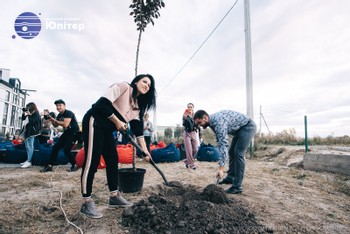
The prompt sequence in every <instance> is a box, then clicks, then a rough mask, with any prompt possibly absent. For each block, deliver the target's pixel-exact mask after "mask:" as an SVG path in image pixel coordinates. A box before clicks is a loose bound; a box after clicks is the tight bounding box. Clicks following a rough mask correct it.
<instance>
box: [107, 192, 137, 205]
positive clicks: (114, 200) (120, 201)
mask: <svg viewBox="0 0 350 234" xmlns="http://www.w3.org/2000/svg"><path fill="white" fill-rule="evenodd" d="M108 205H109V207H112V208H118V207H129V206H132V205H133V204H132V203H131V202H128V201H127V200H125V199H124V198H123V197H122V195H120V194H118V195H117V196H114V197H109V201H108Z"/></svg>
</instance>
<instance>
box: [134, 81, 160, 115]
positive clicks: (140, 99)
mask: <svg viewBox="0 0 350 234" xmlns="http://www.w3.org/2000/svg"><path fill="white" fill-rule="evenodd" d="M144 77H148V78H149V79H150V80H151V86H150V88H149V90H148V92H147V93H145V94H141V95H139V96H137V87H136V83H137V82H138V81H139V80H141V79H142V78H144ZM131 87H132V88H133V91H132V97H133V98H134V99H135V100H136V99H137V103H138V105H139V108H140V115H139V118H140V120H142V119H143V115H144V114H145V112H146V111H148V110H152V109H153V110H155V109H156V96H157V92H156V87H155V82H154V79H153V76H151V75H150V74H140V75H138V76H136V77H135V78H134V79H133V80H132V81H131Z"/></svg>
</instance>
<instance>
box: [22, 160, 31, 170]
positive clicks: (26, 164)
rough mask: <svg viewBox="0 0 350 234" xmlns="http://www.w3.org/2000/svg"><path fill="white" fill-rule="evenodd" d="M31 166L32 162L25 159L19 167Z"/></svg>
mask: <svg viewBox="0 0 350 234" xmlns="http://www.w3.org/2000/svg"><path fill="white" fill-rule="evenodd" d="M31 166H32V163H31V162H28V161H25V162H24V163H23V165H22V166H21V168H27V167H31Z"/></svg>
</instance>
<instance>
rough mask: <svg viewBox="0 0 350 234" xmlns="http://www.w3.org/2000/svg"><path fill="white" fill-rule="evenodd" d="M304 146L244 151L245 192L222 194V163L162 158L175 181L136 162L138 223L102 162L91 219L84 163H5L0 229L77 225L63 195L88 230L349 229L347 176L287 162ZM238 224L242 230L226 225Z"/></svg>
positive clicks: (54, 229)
mask: <svg viewBox="0 0 350 234" xmlns="http://www.w3.org/2000/svg"><path fill="white" fill-rule="evenodd" d="M280 148H283V150H279V149H280ZM310 149H311V150H312V152H313V153H317V152H321V153H322V152H324V153H328V152H330V150H329V149H327V148H321V149H320V148H314V147H310ZM337 151H339V150H337ZM345 153H347V154H349V152H345ZM345 153H344V154H345ZM303 154H304V152H303V147H289V146H283V147H281V146H277V147H266V148H265V149H264V150H259V151H256V152H255V155H254V158H253V159H247V164H246V174H245V177H244V181H243V193H242V194H240V195H231V194H223V193H222V189H226V188H228V186H227V185H220V186H219V187H216V186H215V187H213V188H215V189H210V188H211V187H210V185H212V184H213V183H215V182H216V178H215V172H216V170H217V166H218V165H217V163H211V162H197V170H195V171H194V170H189V169H186V168H185V166H184V163H183V162H177V163H162V164H158V166H159V168H160V169H161V170H162V171H163V172H164V174H165V175H166V177H167V179H168V181H180V182H181V183H180V184H181V185H182V186H180V187H178V188H176V187H168V186H165V185H164V184H163V180H162V178H161V176H160V175H159V173H158V172H157V171H155V170H154V168H153V167H152V166H151V165H150V164H148V163H145V162H143V161H138V162H137V167H139V168H145V169H146V174H145V179H144V184H143V189H142V190H141V191H140V192H137V193H124V194H123V196H124V197H125V198H126V199H128V200H129V201H132V202H133V203H134V204H135V206H134V208H135V209H134V208H132V210H131V211H132V212H134V214H137V215H139V217H140V218H143V219H144V221H143V222H140V223H139V224H135V223H134V222H138V221H137V220H136V221H133V220H131V221H130V220H129V221H127V219H125V218H124V215H125V214H124V215H123V212H124V210H123V209H109V208H108V206H107V202H108V188H107V186H106V182H107V181H106V172H105V170H98V172H97V173H96V176H95V181H94V185H93V198H94V200H95V203H96V205H97V207H98V209H99V210H100V211H101V213H103V215H104V217H103V218H102V219H99V220H93V219H89V218H86V217H84V216H81V215H80V214H79V209H80V205H81V203H82V198H81V194H80V172H81V171H77V172H73V173H68V172H66V169H67V168H68V167H69V165H67V166H60V167H54V172H52V173H40V172H39V170H40V169H41V167H31V168H28V169H21V168H20V167H19V165H18V166H17V167H11V168H1V167H0V184H1V186H0V233H68V234H73V233H79V231H77V229H76V228H75V227H73V226H72V225H69V224H68V223H67V221H66V219H65V215H64V213H63V211H62V209H61V207H60V202H61V203H62V208H63V209H64V211H65V214H66V216H67V218H68V219H69V220H70V221H71V222H73V223H74V224H75V225H77V226H78V227H79V228H81V230H82V231H83V232H84V233H87V234H88V233H89V234H100V233H101V234H105V233H107V234H108V233H113V234H114V233H117V234H128V233H140V232H142V230H140V231H138V229H137V225H139V226H140V227H142V225H146V228H145V229H144V230H147V231H148V232H149V233H161V232H163V233H196V231H198V233H210V230H213V231H212V233H215V232H216V233H230V234H231V233H237V232H240V231H242V232H244V230H249V231H250V232H253V233H254V232H266V231H267V232H268V231H271V230H272V231H273V232H274V233H340V234H343V233H350V217H349V213H350V177H349V176H343V175H338V174H332V173H326V172H314V171H307V170H304V169H303V168H302V167H295V166H288V165H289V164H290V163H289V162H292V161H294V160H297V159H299V158H301V157H302V156H303ZM121 166H122V167H124V168H127V167H130V165H121ZM58 191H60V192H62V198H60V193H59V192H58ZM226 199H228V200H226ZM152 202H153V203H152ZM163 203H164V204H163ZM145 204H147V206H146V205H145ZM137 209H140V210H143V211H138V210H137ZM146 211H147V212H149V214H153V216H152V219H151V218H149V217H148V216H147V217H146V213H145V212H146ZM192 211H193V212H192ZM125 212H127V211H126V210H125ZM128 212H129V211H128ZM225 214H226V216H225ZM126 216H127V215H126ZM126 218H127V217H126ZM152 220H153V221H152ZM124 222H125V223H124ZM152 222H153V223H152ZM228 223H230V224H231V226H230V225H229V224H228ZM247 223H251V224H250V226H249V225H247ZM233 224H236V225H237V226H234V227H242V229H243V228H244V230H240V229H235V230H234V231H232V230H233V229H232V230H230V229H228V228H231V227H232V225H233ZM135 225H136V227H135ZM153 225H154V226H153ZM156 227H158V229H159V231H155V229H154V228H156ZM170 227H172V229H171V228H170ZM266 227H267V228H266ZM192 228H193V230H192ZM254 228H255V229H254ZM173 229H174V230H178V232H172V231H171V230H173ZM251 229H253V230H251ZM182 230H183V231H184V232H182ZM237 230H238V231H237Z"/></svg>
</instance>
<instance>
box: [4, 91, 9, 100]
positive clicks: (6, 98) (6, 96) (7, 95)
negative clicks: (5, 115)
mask: <svg viewBox="0 0 350 234" xmlns="http://www.w3.org/2000/svg"><path fill="white" fill-rule="evenodd" d="M5 101H7V102H8V101H10V91H7V90H6V95H5Z"/></svg>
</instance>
